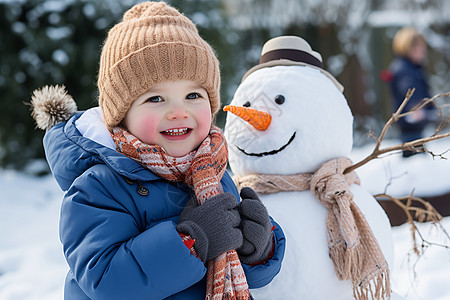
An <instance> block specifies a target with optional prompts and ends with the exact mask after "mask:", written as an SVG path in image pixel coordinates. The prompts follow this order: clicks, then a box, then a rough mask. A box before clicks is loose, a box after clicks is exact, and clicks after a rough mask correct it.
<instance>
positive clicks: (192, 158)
mask: <svg viewBox="0 0 450 300" xmlns="http://www.w3.org/2000/svg"><path fill="white" fill-rule="evenodd" d="M111 136H112V138H113V140H114V143H115V144H116V147H117V151H119V152H120V153H122V154H124V155H126V156H128V157H130V158H131V159H133V160H135V161H137V162H139V163H141V164H142V165H144V166H145V167H146V168H148V169H149V170H150V171H152V172H153V173H155V174H157V175H159V176H161V177H162V178H165V179H167V180H170V181H176V182H185V183H186V184H188V185H189V186H192V187H193V188H194V192H195V195H196V196H197V200H198V202H199V204H202V203H203V202H204V201H206V200H207V199H209V198H211V197H212V196H215V195H218V194H220V179H221V178H222V176H223V174H224V173H225V170H226V165H227V161H228V151H227V145H226V141H225V138H224V136H223V133H222V131H221V130H220V129H219V128H218V127H216V126H212V127H211V130H210V132H209V135H208V136H207V137H206V139H205V140H204V141H203V142H202V143H201V144H200V146H199V147H198V148H197V150H194V151H192V152H190V153H188V154H186V155H185V156H182V157H172V156H169V155H168V154H166V152H165V151H164V149H163V148H162V147H160V146H157V145H147V144H144V143H142V142H141V141H140V140H139V139H138V138H136V137H135V136H133V135H132V134H131V133H129V132H128V131H126V130H125V129H123V128H121V127H114V128H113V131H112V134H111ZM207 267H208V273H207V285H206V298H205V299H211V300H219V299H236V300H241V299H242V300H246V299H250V292H249V289H248V285H247V280H246V278H245V274H244V270H243V269H242V265H241V263H240V261H239V257H238V255H237V253H236V251H235V250H232V251H229V252H227V253H223V254H221V255H219V256H218V257H216V258H215V259H211V260H209V261H208V262H207Z"/></svg>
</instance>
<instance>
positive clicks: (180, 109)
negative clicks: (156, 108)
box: [167, 104, 188, 120]
mask: <svg viewBox="0 0 450 300" xmlns="http://www.w3.org/2000/svg"><path fill="white" fill-rule="evenodd" d="M187 117H188V113H187V111H186V108H185V107H184V105H182V104H174V105H172V106H171V108H170V110H169V112H168V113H167V119H169V120H176V119H186V118H187Z"/></svg>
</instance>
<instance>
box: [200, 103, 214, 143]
mask: <svg viewBox="0 0 450 300" xmlns="http://www.w3.org/2000/svg"><path fill="white" fill-rule="evenodd" d="M211 118H212V117H211V108H210V107H209V105H208V107H205V108H201V109H199V110H198V111H197V125H198V129H199V133H200V134H201V135H203V136H204V138H205V137H206V136H207V135H208V133H209V129H210V128H211V121H212V120H211Z"/></svg>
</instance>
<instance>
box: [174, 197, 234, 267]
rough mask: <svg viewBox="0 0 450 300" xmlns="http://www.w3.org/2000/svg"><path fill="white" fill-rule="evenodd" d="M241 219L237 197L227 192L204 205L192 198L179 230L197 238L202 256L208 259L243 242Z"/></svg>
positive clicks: (196, 246) (196, 248) (182, 215)
mask: <svg viewBox="0 0 450 300" xmlns="http://www.w3.org/2000/svg"><path fill="white" fill-rule="evenodd" d="M240 222H241V218H240V216H239V212H238V203H237V201H236V198H235V197H234V196H233V195H232V194H230V193H224V194H220V195H217V196H214V197H212V198H210V199H208V200H206V201H205V203H203V204H202V205H198V204H197V201H196V199H194V198H192V199H190V200H189V201H188V202H187V204H186V206H185V207H184V210H183V212H182V213H181V215H180V220H179V221H178V225H177V230H178V232H181V233H184V234H188V235H190V236H191V237H192V238H193V239H195V243H194V248H195V251H196V252H197V255H198V258H200V259H201V260H202V261H203V262H205V261H207V260H209V259H211V258H215V257H217V256H219V255H220V254H222V253H223V252H227V251H229V250H233V249H236V248H239V247H240V246H241V245H242V233H241V230H240V229H239V228H238V227H239V224H240Z"/></svg>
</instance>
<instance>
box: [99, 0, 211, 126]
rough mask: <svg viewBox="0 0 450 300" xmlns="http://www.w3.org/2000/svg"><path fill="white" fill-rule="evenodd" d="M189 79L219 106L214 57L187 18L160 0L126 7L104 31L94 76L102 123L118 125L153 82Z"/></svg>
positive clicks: (154, 83)
mask: <svg viewBox="0 0 450 300" xmlns="http://www.w3.org/2000/svg"><path fill="white" fill-rule="evenodd" d="M174 80H191V81H194V82H196V83H198V84H200V85H201V86H202V87H203V88H205V90H206V91H207V92H208V96H209V100H210V105H211V112H212V113H213V114H214V113H216V112H217V111H218V110H219V108H220V94H219V90H220V72H219V62H218V60H217V58H216V56H215V54H214V51H213V49H212V48H211V46H210V45H209V44H208V43H207V42H206V41H204V40H203V39H202V38H201V37H200V36H199V34H198V31H197V28H196V27H195V25H194V23H192V21H191V20H189V19H188V18H186V17H185V16H184V15H182V14H181V13H179V12H178V11H177V10H176V9H175V8H173V7H170V6H168V5H167V4H165V3H163V2H143V3H140V4H137V5H135V6H134V7H132V8H131V9H129V10H128V11H127V12H125V14H124V17H123V20H122V22H120V23H118V24H117V25H115V26H114V27H113V28H112V29H111V30H110V31H109V33H108V37H107V39H106V41H105V44H104V46H103V49H102V54H101V57H100V68H99V75H98V88H99V105H100V107H101V109H102V112H103V117H104V122H105V124H106V127H107V128H108V129H109V130H111V129H112V128H113V127H114V126H116V125H118V124H120V122H121V121H122V120H123V118H124V117H125V116H126V114H127V112H128V110H129V108H130V106H131V104H132V103H133V101H134V100H136V99H137V98H138V97H139V96H140V95H142V94H144V93H145V92H146V91H147V90H148V89H149V88H151V87H152V86H154V85H156V84H158V83H160V82H164V81H174Z"/></svg>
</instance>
